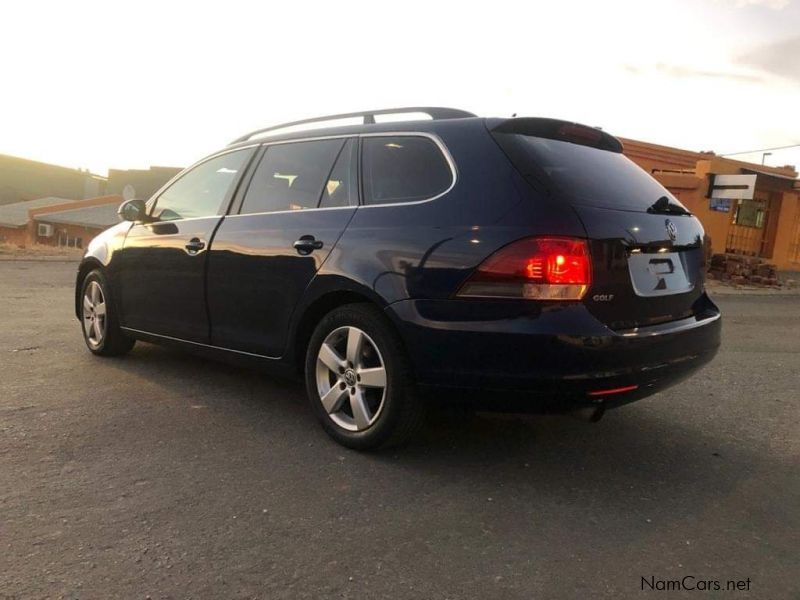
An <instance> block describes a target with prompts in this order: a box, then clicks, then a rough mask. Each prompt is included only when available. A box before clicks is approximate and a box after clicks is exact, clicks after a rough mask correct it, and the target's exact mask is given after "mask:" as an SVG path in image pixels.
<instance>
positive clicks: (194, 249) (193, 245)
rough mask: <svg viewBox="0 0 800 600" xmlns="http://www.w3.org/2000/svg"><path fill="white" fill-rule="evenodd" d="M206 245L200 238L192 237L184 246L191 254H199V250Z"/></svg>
mask: <svg viewBox="0 0 800 600" xmlns="http://www.w3.org/2000/svg"><path fill="white" fill-rule="evenodd" d="M205 247H206V243H205V242H204V241H203V240H201V239H200V238H192V239H190V240H189V241H188V242H186V246H184V248H186V251H187V252H188V253H189V254H197V253H198V252H200V250H202V249H203V248H205Z"/></svg>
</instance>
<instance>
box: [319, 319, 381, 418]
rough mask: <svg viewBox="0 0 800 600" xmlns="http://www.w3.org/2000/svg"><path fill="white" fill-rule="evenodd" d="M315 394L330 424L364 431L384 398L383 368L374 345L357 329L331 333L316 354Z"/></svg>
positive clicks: (378, 413) (379, 410) (379, 409)
mask: <svg viewBox="0 0 800 600" xmlns="http://www.w3.org/2000/svg"><path fill="white" fill-rule="evenodd" d="M316 379H317V392H318V393H319V398H320V401H321V402H322V406H323V407H324V408H325V412H327V413H328V416H329V417H330V418H331V420H332V421H333V422H334V423H336V424H337V425H339V426H340V427H342V428H343V429H347V430H349V431H363V430H364V429H367V428H368V427H370V426H371V425H372V424H373V423H375V421H376V420H377V419H378V416H379V415H380V412H381V410H382V409H383V403H384V400H385V398H386V367H385V364H384V362H383V357H382V356H381V353H380V351H379V350H378V347H377V345H376V344H375V342H374V341H373V340H372V338H370V337H369V336H368V335H367V334H366V333H364V332H363V331H361V330H360V329H358V328H357V327H340V328H338V329H335V330H333V331H332V332H331V333H330V334H328V337H326V338H325V341H324V342H322V346H320V349H319V353H318V354H317V373H316Z"/></svg>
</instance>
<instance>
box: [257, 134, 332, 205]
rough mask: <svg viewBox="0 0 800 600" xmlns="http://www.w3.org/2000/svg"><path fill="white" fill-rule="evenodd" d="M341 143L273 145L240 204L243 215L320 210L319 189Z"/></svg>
mask: <svg viewBox="0 0 800 600" xmlns="http://www.w3.org/2000/svg"><path fill="white" fill-rule="evenodd" d="M343 145H344V140H342V139H334V140H318V141H314V142H295V143H290V144H276V145H274V146H270V147H269V148H267V151H266V153H265V154H264V156H263V158H262V159H261V163H260V164H259V165H258V169H256V172H255V174H254V175H253V180H252V181H251V182H250V187H249V188H248V189H247V194H245V197H244V202H243V203H242V210H241V213H242V214H246V213H260V212H275V211H282V210H303V209H305V208H317V207H318V206H319V201H320V196H321V195H322V187H323V185H325V183H326V182H327V181H328V177H329V175H330V173H331V169H332V168H333V162H334V161H335V160H336V157H337V156H338V154H339V151H340V150H341V149H342V146H343Z"/></svg>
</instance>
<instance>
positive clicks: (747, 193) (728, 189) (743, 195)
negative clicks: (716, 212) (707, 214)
mask: <svg viewBox="0 0 800 600" xmlns="http://www.w3.org/2000/svg"><path fill="white" fill-rule="evenodd" d="M755 191H756V176H755V175H714V178H713V179H712V181H711V193H710V194H709V196H710V197H711V198H729V199H732V200H752V199H753V194H754V193H755ZM712 210H713V209H712Z"/></svg>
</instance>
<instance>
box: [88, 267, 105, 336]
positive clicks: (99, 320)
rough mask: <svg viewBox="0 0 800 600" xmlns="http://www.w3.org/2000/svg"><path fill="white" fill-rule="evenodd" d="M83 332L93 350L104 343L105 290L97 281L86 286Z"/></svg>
mask: <svg viewBox="0 0 800 600" xmlns="http://www.w3.org/2000/svg"><path fill="white" fill-rule="evenodd" d="M83 331H84V333H85V334H86V341H87V342H88V343H89V345H90V346H91V347H92V348H97V347H98V346H100V344H102V343H103V338H105V335H106V299H105V296H103V288H101V287H100V284H99V283H97V282H96V281H92V282H90V283H89V285H88V286H86V292H85V293H84V295H83Z"/></svg>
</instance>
